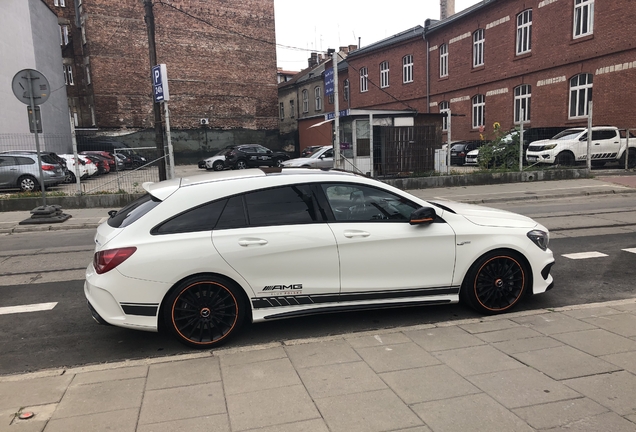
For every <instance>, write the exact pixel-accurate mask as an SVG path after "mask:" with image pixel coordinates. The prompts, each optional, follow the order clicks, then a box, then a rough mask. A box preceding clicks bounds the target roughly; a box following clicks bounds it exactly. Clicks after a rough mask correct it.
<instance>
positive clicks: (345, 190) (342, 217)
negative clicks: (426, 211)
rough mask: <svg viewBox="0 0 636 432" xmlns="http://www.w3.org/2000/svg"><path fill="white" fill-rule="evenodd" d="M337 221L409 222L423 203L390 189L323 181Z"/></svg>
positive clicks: (323, 186) (324, 189)
mask: <svg viewBox="0 0 636 432" xmlns="http://www.w3.org/2000/svg"><path fill="white" fill-rule="evenodd" d="M322 188H323V191H324V192H325V195H326V196H327V201H329V205H330V206H331V210H332V211H333V214H334V217H335V219H336V220H337V221H352V222H377V221H409V220H410V218H411V213H413V211H414V210H416V209H418V208H419V207H421V206H420V205H418V204H416V203H414V202H411V201H409V200H407V199H406V198H403V197H401V196H398V195H395V194H392V193H390V192H387V191H384V190H381V189H376V188H373V187H369V186H363V185H352V184H323V185H322Z"/></svg>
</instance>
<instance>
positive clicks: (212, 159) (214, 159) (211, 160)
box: [203, 154, 225, 162]
mask: <svg viewBox="0 0 636 432" xmlns="http://www.w3.org/2000/svg"><path fill="white" fill-rule="evenodd" d="M203 160H204V161H206V162H215V161H218V160H222V161H224V160H225V155H224V154H222V155H219V156H210V157H209V158H205V159H203Z"/></svg>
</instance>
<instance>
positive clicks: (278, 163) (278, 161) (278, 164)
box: [274, 158, 283, 168]
mask: <svg viewBox="0 0 636 432" xmlns="http://www.w3.org/2000/svg"><path fill="white" fill-rule="evenodd" d="M274 166H275V167H279V168H280V167H282V166H283V160H282V159H281V158H276V159H274Z"/></svg>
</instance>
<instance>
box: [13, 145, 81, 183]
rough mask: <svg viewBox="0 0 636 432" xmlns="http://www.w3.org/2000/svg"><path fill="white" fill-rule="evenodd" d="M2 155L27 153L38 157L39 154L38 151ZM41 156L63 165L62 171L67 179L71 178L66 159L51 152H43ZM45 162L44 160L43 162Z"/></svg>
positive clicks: (17, 151)
mask: <svg viewBox="0 0 636 432" xmlns="http://www.w3.org/2000/svg"><path fill="white" fill-rule="evenodd" d="M1 153H13V154H15V153H23V154H24V153H26V154H32V155H37V154H38V152H37V151H36V150H5V151H3V152H1ZM40 155H42V156H44V155H47V156H48V157H49V158H50V159H52V160H53V161H55V162H57V163H59V164H60V165H62V169H63V170H64V175H65V176H66V177H68V176H69V170H68V168H67V166H66V159H64V158H62V157H60V156H59V155H58V154H57V153H55V152H50V151H41V152H40ZM43 161H44V160H43Z"/></svg>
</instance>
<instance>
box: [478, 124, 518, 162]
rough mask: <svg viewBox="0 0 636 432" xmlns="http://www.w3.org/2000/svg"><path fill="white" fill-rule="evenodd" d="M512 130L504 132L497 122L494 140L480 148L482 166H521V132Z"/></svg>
mask: <svg viewBox="0 0 636 432" xmlns="http://www.w3.org/2000/svg"><path fill="white" fill-rule="evenodd" d="M512 132H514V131H511V132H505V133H504V132H502V131H501V129H500V128H498V127H497V123H495V128H494V132H493V134H494V138H493V140H492V141H490V142H489V143H488V144H485V145H483V146H481V147H480V148H479V167H480V168H482V169H498V168H503V169H518V168H519V134H518V133H512Z"/></svg>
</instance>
